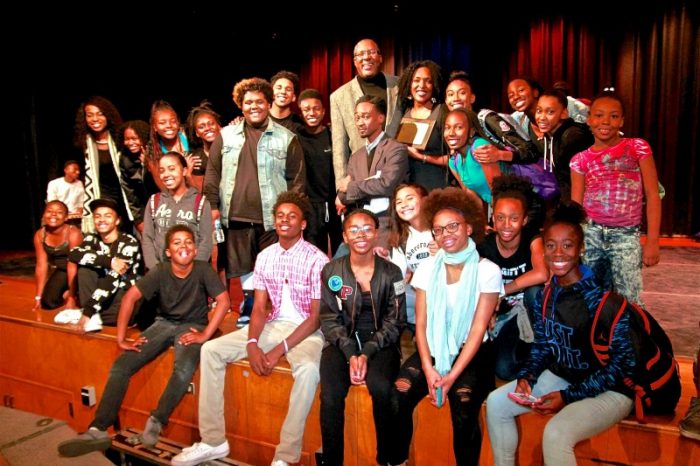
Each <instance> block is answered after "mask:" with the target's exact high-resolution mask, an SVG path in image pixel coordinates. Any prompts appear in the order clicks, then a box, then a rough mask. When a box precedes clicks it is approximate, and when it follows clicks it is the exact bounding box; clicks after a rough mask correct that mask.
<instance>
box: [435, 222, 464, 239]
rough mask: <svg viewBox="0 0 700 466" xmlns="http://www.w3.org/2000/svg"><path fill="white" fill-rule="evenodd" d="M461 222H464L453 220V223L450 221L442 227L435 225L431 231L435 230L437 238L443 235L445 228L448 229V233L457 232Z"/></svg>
mask: <svg viewBox="0 0 700 466" xmlns="http://www.w3.org/2000/svg"><path fill="white" fill-rule="evenodd" d="M461 224H462V222H452V223H448V224H447V225H445V226H444V227H441V226H437V227H435V226H434V227H433V228H432V230H431V231H432V232H433V236H435V237H436V238H437V237H438V236H442V234H443V233H444V232H445V230H447V232H448V233H454V232H456V231H457V230H459V226H460V225H461Z"/></svg>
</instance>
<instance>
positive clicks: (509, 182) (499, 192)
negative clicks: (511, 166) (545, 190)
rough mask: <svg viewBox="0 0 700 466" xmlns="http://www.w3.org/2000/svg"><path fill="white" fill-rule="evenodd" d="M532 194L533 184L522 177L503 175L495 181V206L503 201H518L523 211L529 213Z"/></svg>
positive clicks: (493, 188) (492, 191) (492, 189)
mask: <svg viewBox="0 0 700 466" xmlns="http://www.w3.org/2000/svg"><path fill="white" fill-rule="evenodd" d="M532 193H533V187H532V182H531V181H530V180H528V179H527V178H523V177H522V176H515V175H501V176H497V177H496V178H494V179H493V187H492V188H491V195H492V196H493V205H494V206H495V205H496V202H498V201H499V200H501V199H517V200H519V201H520V202H521V203H522V205H523V210H524V211H526V212H527V209H528V208H529V206H530V198H531V194H532Z"/></svg>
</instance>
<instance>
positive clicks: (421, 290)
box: [391, 188, 503, 466]
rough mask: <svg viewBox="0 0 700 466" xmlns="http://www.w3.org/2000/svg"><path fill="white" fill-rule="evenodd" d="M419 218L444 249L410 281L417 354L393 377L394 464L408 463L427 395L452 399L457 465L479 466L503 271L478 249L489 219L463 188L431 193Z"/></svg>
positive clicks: (436, 399)
mask: <svg viewBox="0 0 700 466" xmlns="http://www.w3.org/2000/svg"><path fill="white" fill-rule="evenodd" d="M422 213H423V215H424V216H425V217H426V218H427V219H428V221H429V224H430V225H431V226H432V231H433V236H434V237H435V240H436V241H437V243H438V246H439V247H440V250H439V251H438V252H437V254H436V255H434V256H431V257H430V258H428V259H426V260H425V261H423V262H421V264H420V265H419V266H418V269H417V270H416V272H415V273H414V274H413V279H412V280H411V284H412V285H413V286H414V288H415V289H416V343H417V345H418V351H417V352H416V353H414V354H413V356H411V357H410V358H408V360H406V362H404V364H403V366H402V367H401V370H400V372H399V376H398V378H397V379H396V388H395V391H394V392H395V395H396V396H397V399H398V416H397V419H396V421H395V427H394V428H395V429H396V434H397V436H398V443H397V445H396V451H395V452H394V453H393V454H392V456H393V458H395V459H394V460H393V461H391V464H400V463H401V462H402V461H403V462H405V461H406V460H407V459H408V450H409V447H410V445H411V437H412V435H413V410H414V409H415V407H416V405H417V404H418V403H419V402H420V401H421V400H422V399H423V398H425V396H426V395H429V396H430V401H431V403H432V404H433V405H435V406H437V407H438V408H439V407H441V406H442V405H443V404H444V403H445V401H446V400H449V402H450V414H451V417H452V430H453V439H454V440H453V448H454V453H455V458H456V460H457V465H458V466H463V465H474V466H476V464H478V462H479V452H480V450H481V430H480V429H479V410H480V409H481V404H482V402H483V401H484V399H485V398H486V395H488V393H489V391H491V390H492V389H493V386H494V381H495V378H494V375H493V350H492V343H491V342H489V340H488V335H487V334H486V329H487V328H488V325H489V321H490V320H491V316H492V315H493V312H494V310H495V308H496V304H497V302H498V297H499V295H500V294H502V292H503V284H502V282H501V271H500V269H499V268H498V266H497V265H496V264H494V263H493V262H491V261H489V260H488V259H483V258H480V257H479V253H478V252H477V250H476V245H475V241H480V240H481V238H482V237H483V235H484V219H485V216H484V213H483V211H482V209H481V206H480V205H479V204H478V201H477V200H475V199H474V198H473V196H471V195H469V194H468V193H467V192H466V191H463V190H461V189H458V188H445V189H438V190H434V191H433V192H431V193H430V195H429V196H428V197H427V198H426V199H424V201H423V204H422Z"/></svg>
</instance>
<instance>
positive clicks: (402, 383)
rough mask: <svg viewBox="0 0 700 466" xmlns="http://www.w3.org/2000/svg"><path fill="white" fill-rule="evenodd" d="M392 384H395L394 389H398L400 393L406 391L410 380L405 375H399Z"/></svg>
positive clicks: (409, 386) (409, 385)
mask: <svg viewBox="0 0 700 466" xmlns="http://www.w3.org/2000/svg"><path fill="white" fill-rule="evenodd" d="M394 385H396V389H397V390H398V391H400V392H401V393H406V392H407V391H408V390H409V389H410V388H411V381H410V380H408V379H407V378H406V377H400V378H398V379H396V382H394Z"/></svg>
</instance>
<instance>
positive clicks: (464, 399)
mask: <svg viewBox="0 0 700 466" xmlns="http://www.w3.org/2000/svg"><path fill="white" fill-rule="evenodd" d="M455 393H456V394H457V398H458V399H459V402H460V403H469V401H471V394H472V388H471V387H461V388H458V389H457V390H456V391H455Z"/></svg>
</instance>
